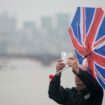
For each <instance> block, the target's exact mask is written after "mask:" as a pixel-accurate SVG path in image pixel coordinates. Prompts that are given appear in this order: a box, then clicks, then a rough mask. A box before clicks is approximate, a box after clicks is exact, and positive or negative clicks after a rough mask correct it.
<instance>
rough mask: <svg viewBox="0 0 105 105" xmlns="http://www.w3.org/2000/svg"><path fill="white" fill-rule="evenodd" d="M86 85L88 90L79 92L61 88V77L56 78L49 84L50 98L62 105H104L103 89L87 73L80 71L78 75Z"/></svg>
mask: <svg viewBox="0 0 105 105" xmlns="http://www.w3.org/2000/svg"><path fill="white" fill-rule="evenodd" d="M76 75H77V76H78V77H79V78H80V79H81V80H82V81H83V82H84V84H85V85H86V87H87V88H86V89H82V90H80V91H78V90H77V89H76V88H75V87H74V88H71V89H69V88H63V87H62V86H60V78H61V77H60V76H57V75H56V76H55V77H54V78H53V80H51V82H50V84H49V91H48V94H49V97H50V98H51V99H53V100H54V101H56V102H57V103H58V104H61V105H102V100H103V94H104V93H103V89H102V88H101V87H100V85H99V84H98V83H97V81H96V80H95V79H94V78H93V77H92V76H91V75H90V74H89V73H87V72H85V71H82V70H80V72H79V74H76Z"/></svg>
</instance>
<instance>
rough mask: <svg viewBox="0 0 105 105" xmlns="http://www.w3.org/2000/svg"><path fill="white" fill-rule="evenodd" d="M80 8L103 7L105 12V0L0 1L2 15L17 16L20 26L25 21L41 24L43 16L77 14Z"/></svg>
mask: <svg viewBox="0 0 105 105" xmlns="http://www.w3.org/2000/svg"><path fill="white" fill-rule="evenodd" d="M78 6H90V7H92V6H93V7H101V8H103V9H104V10H105V0H95V1H91V0H43V1H42V0H0V14H1V13H3V12H8V13H9V14H11V15H16V17H17V20H18V25H19V26H21V24H22V22H24V21H27V20H28V21H35V22H37V23H39V20H40V18H41V17H42V16H54V15H56V14H57V13H70V14H71V15H73V14H74V13H75V10H76V7H78Z"/></svg>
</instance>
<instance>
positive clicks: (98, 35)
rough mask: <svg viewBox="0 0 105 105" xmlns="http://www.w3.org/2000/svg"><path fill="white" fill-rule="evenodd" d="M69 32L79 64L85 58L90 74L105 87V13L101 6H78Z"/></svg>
mask: <svg viewBox="0 0 105 105" xmlns="http://www.w3.org/2000/svg"><path fill="white" fill-rule="evenodd" d="M69 34H70V38H71V41H72V43H73V46H74V49H75V55H76V57H77V60H78V62H79V63H80V64H82V62H83V60H84V58H86V59H87V62H88V66H89V68H90V70H91V72H92V76H93V77H94V78H96V79H97V81H98V83H99V84H100V85H101V86H102V87H103V88H104V89H105V14H104V11H103V10H102V9H101V8H88V7H78V8H77V10H76V13H75V15H74V18H73V20H72V22H71V25H70V27H69Z"/></svg>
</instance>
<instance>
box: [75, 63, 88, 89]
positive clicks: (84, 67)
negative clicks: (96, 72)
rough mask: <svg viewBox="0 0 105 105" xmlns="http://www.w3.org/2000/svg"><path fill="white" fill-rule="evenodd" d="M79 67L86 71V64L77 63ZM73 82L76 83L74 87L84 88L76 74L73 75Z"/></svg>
mask: <svg viewBox="0 0 105 105" xmlns="http://www.w3.org/2000/svg"><path fill="white" fill-rule="evenodd" d="M79 68H81V69H82V70H84V71H87V65H85V64H84V65H79ZM75 84H76V88H77V89H78V90H81V89H84V88H86V86H85V84H84V83H83V82H82V81H81V80H80V78H79V77H78V76H76V75H75Z"/></svg>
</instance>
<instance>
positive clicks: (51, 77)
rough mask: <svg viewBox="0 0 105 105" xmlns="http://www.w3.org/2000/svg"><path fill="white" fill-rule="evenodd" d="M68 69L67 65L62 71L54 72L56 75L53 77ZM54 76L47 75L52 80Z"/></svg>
mask: <svg viewBox="0 0 105 105" xmlns="http://www.w3.org/2000/svg"><path fill="white" fill-rule="evenodd" d="M68 67H70V66H69V65H67V66H66V67H64V68H63V69H62V70H60V71H58V72H56V73H55V75H57V74H59V73H61V72H62V71H64V70H66V69H67V68H68ZM55 75H53V74H50V75H49V79H53V78H54V76H55Z"/></svg>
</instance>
